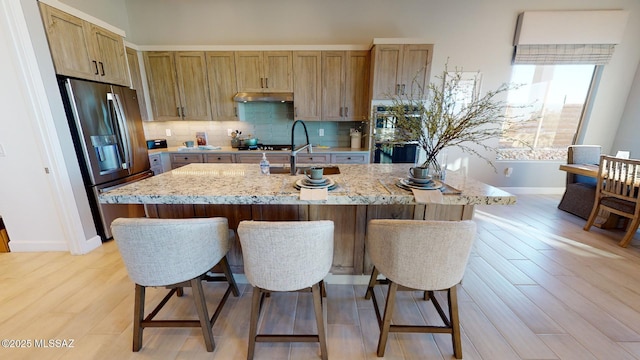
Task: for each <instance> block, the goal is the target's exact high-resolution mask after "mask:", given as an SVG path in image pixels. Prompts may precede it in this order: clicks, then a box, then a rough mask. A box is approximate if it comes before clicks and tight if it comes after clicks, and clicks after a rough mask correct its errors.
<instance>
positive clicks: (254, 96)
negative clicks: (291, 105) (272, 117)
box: [233, 92, 293, 102]
mask: <svg viewBox="0 0 640 360" xmlns="http://www.w3.org/2000/svg"><path fill="white" fill-rule="evenodd" d="M233 101H237V102H293V93H260V92H239V93H237V94H235V95H234V97H233Z"/></svg>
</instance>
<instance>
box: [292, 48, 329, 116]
mask: <svg viewBox="0 0 640 360" xmlns="http://www.w3.org/2000/svg"><path fill="white" fill-rule="evenodd" d="M321 64H322V52H320V51H294V52H293V93H294V97H293V101H294V104H293V106H294V111H293V112H294V114H293V116H294V119H295V120H298V119H299V120H320V119H321V111H322V96H321V91H322V66H321Z"/></svg>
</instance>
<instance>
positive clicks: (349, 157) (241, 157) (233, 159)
mask: <svg viewBox="0 0 640 360" xmlns="http://www.w3.org/2000/svg"><path fill="white" fill-rule="evenodd" d="M159 155H160V154H153V155H150V156H149V161H150V162H151V169H152V170H154V174H159V173H161V172H162V171H161V170H162V167H160V168H159V169H160V171H159V172H156V169H154V164H156V163H160V165H161V161H160V160H159V159H160V158H159ZM156 156H158V157H157V158H156ZM170 159H171V169H176V168H179V167H181V166H184V165H187V164H191V163H203V162H204V163H239V164H258V163H260V160H262V152H259V151H256V152H250V153H248V152H247V153H244V152H243V153H235V154H230V153H212V154H206V153H205V154H203V153H197V154H196V153H187V154H182V153H171V154H170ZM267 160H269V163H270V164H271V166H281V165H287V166H288V164H289V160H290V159H289V153H288V152H285V153H277V152H271V153H267ZM296 162H297V163H298V164H368V163H369V154H368V153H348V152H347V153H312V154H308V153H300V154H298V155H297V157H296Z"/></svg>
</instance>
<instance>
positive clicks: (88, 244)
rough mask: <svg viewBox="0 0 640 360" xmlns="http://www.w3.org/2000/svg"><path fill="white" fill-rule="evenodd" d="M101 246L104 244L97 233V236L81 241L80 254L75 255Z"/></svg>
mask: <svg viewBox="0 0 640 360" xmlns="http://www.w3.org/2000/svg"><path fill="white" fill-rule="evenodd" d="M100 246H102V239H101V238H100V236H98V235H96V236H94V237H92V238H91V239H88V240H87V241H85V242H81V243H80V254H74V255H83V254H86V253H88V252H91V251H93V250H95V249H97V248H99V247H100Z"/></svg>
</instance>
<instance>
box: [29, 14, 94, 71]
mask: <svg viewBox="0 0 640 360" xmlns="http://www.w3.org/2000/svg"><path fill="white" fill-rule="evenodd" d="M39 4H40V12H41V13H42V19H43V22H44V27H45V30H46V32H47V39H48V41H49V48H50V49H51V57H52V58H53V64H54V66H55V68H56V73H57V74H60V75H67V76H73V77H78V78H82V79H95V77H96V75H98V63H97V61H96V62H93V61H92V59H91V54H90V53H89V47H88V39H87V33H86V32H85V30H84V25H83V24H84V21H83V20H82V19H79V18H77V17H75V16H72V15H69V14H67V13H65V12H63V11H60V10H58V9H56V8H53V7H50V6H47V5H45V4H44V3H39Z"/></svg>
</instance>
